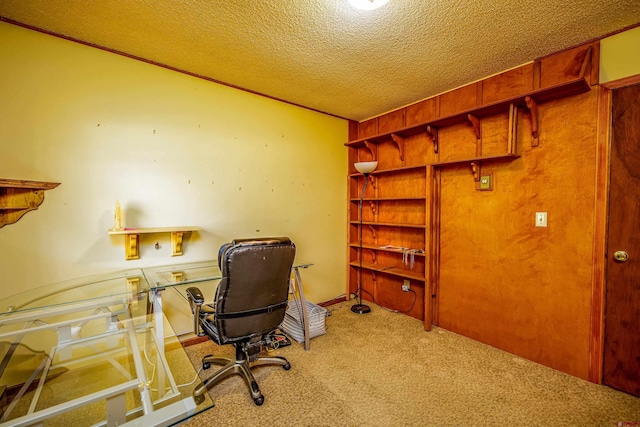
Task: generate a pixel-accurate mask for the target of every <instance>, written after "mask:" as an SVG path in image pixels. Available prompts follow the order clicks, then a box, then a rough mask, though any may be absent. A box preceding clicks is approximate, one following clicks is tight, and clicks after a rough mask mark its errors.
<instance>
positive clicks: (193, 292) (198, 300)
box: [187, 287, 204, 305]
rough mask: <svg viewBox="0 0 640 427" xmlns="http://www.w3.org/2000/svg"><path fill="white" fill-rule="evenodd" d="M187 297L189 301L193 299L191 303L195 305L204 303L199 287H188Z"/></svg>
mask: <svg viewBox="0 0 640 427" xmlns="http://www.w3.org/2000/svg"><path fill="white" fill-rule="evenodd" d="M187 298H189V301H193V303H194V304H196V305H202V304H204V295H203V294H202V291H201V290H200V288H195V287H194V288H188V289H187Z"/></svg>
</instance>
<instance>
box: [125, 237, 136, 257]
mask: <svg viewBox="0 0 640 427" xmlns="http://www.w3.org/2000/svg"><path fill="white" fill-rule="evenodd" d="M124 255H125V259H126V260H127V261H129V260H132V259H139V258H140V236H138V235H137V234H125V235H124Z"/></svg>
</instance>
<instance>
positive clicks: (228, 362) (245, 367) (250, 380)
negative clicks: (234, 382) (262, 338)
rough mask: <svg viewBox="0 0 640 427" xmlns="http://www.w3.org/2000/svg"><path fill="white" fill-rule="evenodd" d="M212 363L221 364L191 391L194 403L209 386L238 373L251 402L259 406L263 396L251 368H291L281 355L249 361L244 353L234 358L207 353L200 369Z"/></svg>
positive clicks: (202, 395)
mask: <svg viewBox="0 0 640 427" xmlns="http://www.w3.org/2000/svg"><path fill="white" fill-rule="evenodd" d="M239 356H240V357H239ZM212 363H213V364H216V365H223V366H222V368H220V370H218V371H216V373H215V374H213V375H212V376H211V377H209V378H207V379H206V380H204V381H203V382H201V383H200V385H198V387H196V389H195V390H194V391H193V397H194V399H195V401H196V403H199V401H202V400H203V399H204V393H206V391H207V390H209V389H210V388H211V387H213V386H214V385H216V384H217V383H219V382H220V381H222V380H223V379H225V378H227V377H228V376H230V375H233V374H239V375H240V376H242V378H243V379H244V382H245V383H246V384H247V387H248V388H249V393H250V394H251V398H252V399H253V402H254V403H255V404H256V405H258V406H260V405H262V404H263V403H264V396H263V395H262V393H261V392H260V387H259V386H258V383H257V382H256V379H255V377H254V376H253V373H251V368H253V367H256V366H261V365H279V366H282V368H283V369H284V370H285V371H288V370H289V369H291V364H290V363H289V361H288V360H287V359H285V358H284V357H281V356H271V357H258V358H257V359H256V360H254V361H251V362H249V360H248V359H247V358H246V356H245V355H236V359H235V360H233V359H229V358H226V357H218V356H214V355H208V356H205V357H203V358H202V369H209V367H211V364H212Z"/></svg>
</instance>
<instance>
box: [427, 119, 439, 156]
mask: <svg viewBox="0 0 640 427" xmlns="http://www.w3.org/2000/svg"><path fill="white" fill-rule="evenodd" d="M425 133H426V134H427V135H429V138H431V141H433V152H434V153H435V154H438V128H437V127H435V126H427V127H426V129H425Z"/></svg>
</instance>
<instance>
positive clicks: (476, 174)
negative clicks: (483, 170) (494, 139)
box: [471, 162, 480, 182]
mask: <svg viewBox="0 0 640 427" xmlns="http://www.w3.org/2000/svg"><path fill="white" fill-rule="evenodd" d="M471 173H472V174H473V180H474V181H476V182H477V181H480V162H471Z"/></svg>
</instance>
